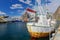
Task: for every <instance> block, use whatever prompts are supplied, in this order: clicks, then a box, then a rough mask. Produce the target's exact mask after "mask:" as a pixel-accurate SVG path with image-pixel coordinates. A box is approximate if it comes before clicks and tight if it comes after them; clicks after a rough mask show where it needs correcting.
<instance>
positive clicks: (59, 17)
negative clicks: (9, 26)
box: [0, 6, 60, 23]
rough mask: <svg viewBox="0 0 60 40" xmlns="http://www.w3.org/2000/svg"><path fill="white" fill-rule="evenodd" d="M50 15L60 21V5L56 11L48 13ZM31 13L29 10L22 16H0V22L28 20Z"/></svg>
mask: <svg viewBox="0 0 60 40" xmlns="http://www.w3.org/2000/svg"><path fill="white" fill-rule="evenodd" d="M47 16H48V17H50V16H52V18H55V19H57V20H58V21H60V6H59V7H58V8H57V10H56V11H55V13H49V12H48V14H47ZM28 17H29V15H28V13H27V12H25V13H24V14H23V15H22V16H19V17H18V16H14V17H10V16H5V15H3V16H0V22H2V23H3V22H14V21H27V20H28V19H27V18H28Z"/></svg>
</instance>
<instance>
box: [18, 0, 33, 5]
mask: <svg viewBox="0 0 60 40" xmlns="http://www.w3.org/2000/svg"><path fill="white" fill-rule="evenodd" d="M19 1H20V2H23V3H25V4H28V5H30V6H32V5H33V4H31V0H26V1H24V0H19Z"/></svg>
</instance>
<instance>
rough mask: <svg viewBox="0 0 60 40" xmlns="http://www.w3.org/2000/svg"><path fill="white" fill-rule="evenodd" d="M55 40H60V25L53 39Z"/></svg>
mask: <svg viewBox="0 0 60 40" xmlns="http://www.w3.org/2000/svg"><path fill="white" fill-rule="evenodd" d="M53 40H60V25H59V27H58V29H57V31H56V32H55V36H54V37H53Z"/></svg>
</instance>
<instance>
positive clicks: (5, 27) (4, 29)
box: [0, 23, 7, 36]
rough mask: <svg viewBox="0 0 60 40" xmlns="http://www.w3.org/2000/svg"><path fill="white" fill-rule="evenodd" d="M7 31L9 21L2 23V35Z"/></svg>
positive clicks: (0, 27) (0, 32)
mask: <svg viewBox="0 0 60 40" xmlns="http://www.w3.org/2000/svg"><path fill="white" fill-rule="evenodd" d="M6 31H7V23H3V24H2V23H0V36H3V35H4V34H6Z"/></svg>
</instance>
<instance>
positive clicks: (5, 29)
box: [0, 22, 49, 40]
mask: <svg viewBox="0 0 60 40" xmlns="http://www.w3.org/2000/svg"><path fill="white" fill-rule="evenodd" d="M0 40H49V37H46V38H38V39H37V38H36V39H33V38H31V37H30V35H29V32H28V30H27V27H26V23H25V22H8V23H0Z"/></svg>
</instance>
